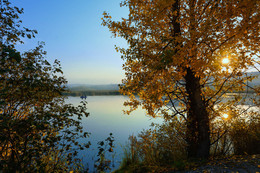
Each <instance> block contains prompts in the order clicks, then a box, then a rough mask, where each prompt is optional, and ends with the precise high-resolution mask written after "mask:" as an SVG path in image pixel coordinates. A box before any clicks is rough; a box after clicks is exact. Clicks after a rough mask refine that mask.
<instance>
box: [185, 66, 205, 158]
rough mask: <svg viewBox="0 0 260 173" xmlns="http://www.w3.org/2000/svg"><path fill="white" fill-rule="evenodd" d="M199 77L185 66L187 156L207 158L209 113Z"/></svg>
mask: <svg viewBox="0 0 260 173" xmlns="http://www.w3.org/2000/svg"><path fill="white" fill-rule="evenodd" d="M199 80H200V79H199V78H198V77H195V74H194V72H193V71H192V70H191V69H190V68H187V74H186V75H185V81H186V91H187V94H188V100H189V102H188V105H187V107H188V113H187V120H188V121H187V134H186V135H187V136H186V138H187V143H188V148H187V150H188V157H189V158H208V157H209V149H210V133H209V114H208V112H207V110H206V106H205V102H204V100H203V98H202V92H201V86H200V83H199V82H200V81H199Z"/></svg>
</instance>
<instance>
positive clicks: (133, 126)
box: [67, 96, 162, 168]
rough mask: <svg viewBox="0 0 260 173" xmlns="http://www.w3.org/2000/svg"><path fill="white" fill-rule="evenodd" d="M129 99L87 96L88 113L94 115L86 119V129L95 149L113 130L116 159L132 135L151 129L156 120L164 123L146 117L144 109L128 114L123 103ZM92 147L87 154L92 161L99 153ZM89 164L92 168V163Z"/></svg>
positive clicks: (76, 99)
mask: <svg viewBox="0 0 260 173" xmlns="http://www.w3.org/2000/svg"><path fill="white" fill-rule="evenodd" d="M126 100H127V97H125V96H88V97H87V99H86V101H87V102H88V104H87V108H88V111H87V112H89V113H90V115H89V117H88V118H83V120H82V123H83V127H84V130H86V131H87V132H90V133H91V137H90V141H91V143H92V147H91V148H92V149H94V148H95V146H97V145H96V144H97V142H98V141H101V140H105V139H106V138H107V137H108V136H109V133H113V136H114V138H115V146H116V148H115V151H116V153H117V155H116V158H115V160H120V157H121V156H122V153H123V149H122V147H121V146H124V145H125V144H126V142H127V139H128V137H129V135H132V134H135V135H136V134H138V132H140V131H141V130H142V129H148V128H149V125H150V124H151V123H152V122H155V123H156V122H157V123H160V122H162V119H159V118H157V119H152V118H151V117H148V116H146V115H145V111H144V110H142V109H141V108H140V109H138V110H136V111H134V112H132V113H131V114H130V115H126V114H124V113H123V109H124V106H123V102H124V101H126ZM80 101H81V99H80V98H79V97H69V98H68V100H67V102H68V103H72V104H73V105H75V106H76V105H78V104H79V103H80ZM92 149H90V151H87V153H86V154H87V155H88V160H89V159H90V160H91V158H90V157H92V156H93V155H96V154H97V151H96V150H92ZM81 154H83V153H81ZM84 155H85V154H84ZM85 159H86V158H84V160H85ZM89 166H90V168H91V167H92V165H91V164H90V165H89ZM116 166H119V163H116Z"/></svg>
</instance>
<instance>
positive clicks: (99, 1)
mask: <svg viewBox="0 0 260 173" xmlns="http://www.w3.org/2000/svg"><path fill="white" fill-rule="evenodd" d="M121 1H122V0H74V1H72V0H12V1H11V2H12V4H13V5H15V6H18V7H22V8H24V14H22V15H21V17H20V18H21V20H22V21H23V26H25V27H27V28H29V29H36V30H37V31H38V34H37V35H36V38H34V39H25V40H24V42H25V44H24V45H19V46H17V49H18V50H20V51H23V50H29V49H33V48H34V47H35V46H36V45H37V43H38V42H39V41H44V42H45V47H44V50H46V51H47V60H48V61H49V62H54V60H55V59H58V60H60V62H61V66H62V69H63V72H64V75H65V78H66V79H67V80H68V82H69V84H118V83H121V80H122V79H123V78H124V71H123V70H122V64H123V61H122V60H121V55H120V53H118V52H116V51H115V45H117V46H121V47H126V46H127V44H126V42H125V40H123V39H121V38H113V37H112V34H111V33H110V32H109V30H108V28H107V27H104V26H102V25H101V23H102V20H101V18H102V14H103V12H104V11H106V12H108V13H109V14H111V16H112V19H113V20H120V19H121V17H126V16H127V15H128V9H127V8H126V7H120V2H121Z"/></svg>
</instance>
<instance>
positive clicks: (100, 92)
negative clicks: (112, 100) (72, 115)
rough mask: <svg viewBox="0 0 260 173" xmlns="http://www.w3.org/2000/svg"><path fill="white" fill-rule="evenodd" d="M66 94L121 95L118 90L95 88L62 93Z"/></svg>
mask: <svg viewBox="0 0 260 173" xmlns="http://www.w3.org/2000/svg"><path fill="white" fill-rule="evenodd" d="M62 94H63V95H65V96H102V95H121V93H120V92H119V91H118V90H95V91H68V92H64V93H62Z"/></svg>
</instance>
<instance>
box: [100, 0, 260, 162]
mask: <svg viewBox="0 0 260 173" xmlns="http://www.w3.org/2000/svg"><path fill="white" fill-rule="evenodd" d="M121 6H126V7H128V9H129V15H128V17H127V18H122V20H120V21H113V20H112V17H111V16H110V15H109V14H108V13H106V12H104V17H103V25H105V26H107V27H108V28H109V29H110V31H111V32H112V33H113V34H114V36H115V37H122V38H124V39H125V40H126V41H127V43H128V45H129V47H128V48H119V47H117V48H116V49H117V50H118V51H120V52H121V54H122V58H123V60H125V63H124V65H123V69H124V70H125V76H126V77H125V79H124V80H123V84H122V85H121V88H120V90H121V92H122V93H123V94H126V95H129V97H130V100H129V101H127V102H125V105H127V106H130V110H129V111H128V113H130V112H131V111H133V110H135V109H136V108H137V107H138V106H142V107H143V108H145V109H146V110H147V113H148V114H149V115H150V116H153V117H155V116H160V115H161V116H163V117H164V118H165V120H169V119H172V118H177V119H178V118H179V119H184V120H185V121H186V127H187V131H186V132H185V134H186V142H187V152H188V157H189V158H194V157H195V158H208V156H209V151H210V145H211V143H213V142H214V141H212V139H211V135H212V132H213V130H214V129H213V128H212V127H211V125H210V124H211V122H212V121H214V120H215V119H217V118H218V117H220V116H221V114H222V113H225V112H235V110H234V106H235V105H237V104H238V103H239V102H240V103H241V101H243V98H241V97H239V96H234V98H233V99H229V101H227V102H223V97H224V96H225V95H224V94H225V93H227V92H234V91H236V92H243V91H244V89H245V88H246V87H245V86H246V85H247V82H246V81H250V80H252V78H253V77H252V76H248V75H245V74H246V73H245V72H246V71H247V70H248V69H250V68H251V67H256V66H255V65H256V63H259V34H260V32H259V31H260V24H259V22H260V14H259V10H260V1H258V0H250V1H249V0H241V1H235V0H216V1H210V0H142V1H140V0H125V1H123V2H122V3H121ZM224 58H228V59H229V61H230V63H228V64H224V63H222V60H223V59H224ZM135 94H137V95H138V97H136V95H135ZM258 94H259V93H258Z"/></svg>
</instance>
